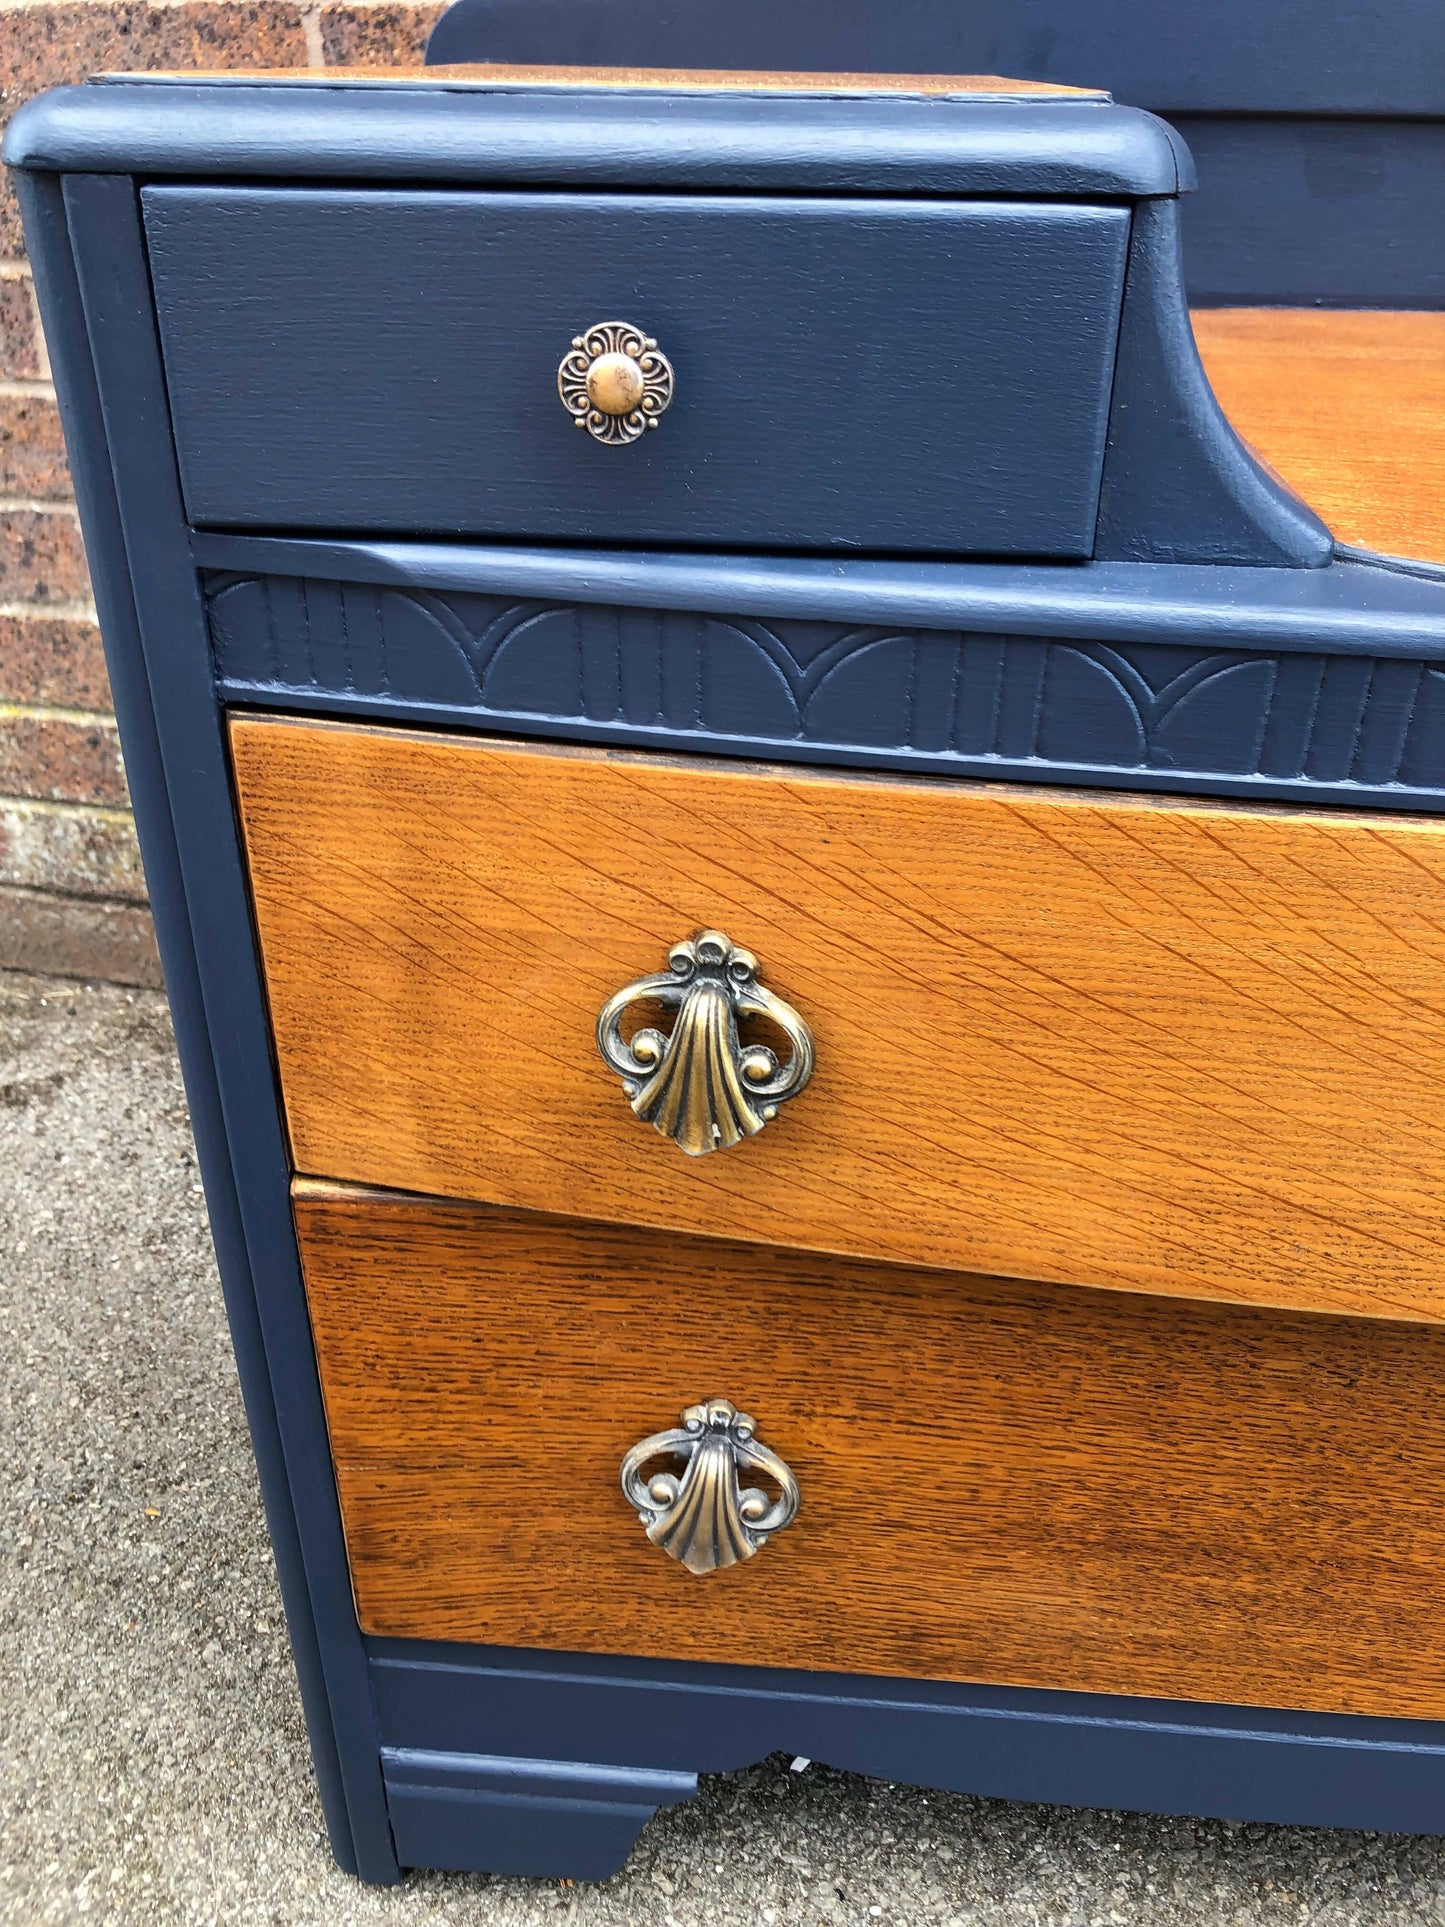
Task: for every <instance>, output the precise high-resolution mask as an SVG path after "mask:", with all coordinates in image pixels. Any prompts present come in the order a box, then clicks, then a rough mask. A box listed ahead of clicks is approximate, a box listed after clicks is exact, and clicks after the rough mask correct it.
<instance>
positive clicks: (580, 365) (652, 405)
mask: <svg viewBox="0 0 1445 1927" xmlns="http://www.w3.org/2000/svg"><path fill="white" fill-rule="evenodd" d="M557 393H558V394H559V395H560V396H561V397H562V406H563V407H564V408H565V409H566V410H567V413H568V414H569V415H570V416H571V417H572V419H573V421H574V422H575V423H576V425H577V426H578V428H585V429H586V430H587V433H588V434H589V435H590V436H591V437H592V438H593V440H594V441H598V442H607V443H609V444H611V445H613V446H621V445H622V444H623V443H625V442H635V441H639V440H640V439H641V438H642V436H643V435H644V434H645V433H646V432H647V430H648V429H649V428H656V426H657V418H658V416H659V415H662V414H665V413H666V412H667V409H668V408H669V407H670V405H671V403H672V363H671V362H670V361H669V360H668V358H667V356H666V355H664V354H662V353H661V352H660V351H659V349H658V346H657V343H656V342H655V341H654V340H653V338H652V336H651V335H645V334H644V333H643V332H642V330H641V328H634V327H633V325H632V323H631V322H630V321H598V322H594V324H593V325H592V327H590V328H588V329H587V331H586V332H585V334H580V335H574V336H573V338H572V346H571V348H570V349H569V350H568V352H567V353H566V354H565V355H563V357H562V366H561V367H560V368H559V369H558V370H557Z"/></svg>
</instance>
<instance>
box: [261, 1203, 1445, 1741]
mask: <svg viewBox="0 0 1445 1927" xmlns="http://www.w3.org/2000/svg"><path fill="white" fill-rule="evenodd" d="M296 1218H297V1224H298V1226H299V1229H300V1235H301V1245H302V1254H303V1260H304V1265H305V1273H306V1284H307V1292H308V1297H309V1302H310V1307H311V1316H312V1322H313V1326H314V1329H315V1333H316V1344H317V1350H318V1355H319V1358H320V1364H321V1376H322V1384H323V1388H324V1391H325V1396H326V1408H327V1415H328V1421H329V1425H330V1432H331V1443H332V1451H333V1454H334V1457H335V1463H336V1470H337V1476H338V1480H339V1484H340V1492H341V1503H342V1511H343V1515H344V1520H345V1526H346V1538H347V1546H348V1550H349V1554H350V1560H351V1572H352V1582H353V1586H354V1590H355V1594H356V1600H357V1606H358V1611H359V1613H360V1617H361V1623H362V1625H363V1627H364V1628H365V1629H366V1630H367V1631H369V1632H373V1633H380V1634H392V1635H396V1636H399V1637H415V1638H424V1639H448V1640H479V1641H490V1642H496V1643H500V1644H502V1645H517V1646H534V1647H552V1648H560V1649H563V1650H568V1651H583V1652H599V1651H601V1652H626V1653H640V1654H658V1655H670V1656H674V1657H678V1658H688V1659H701V1660H726V1661H734V1662H742V1663H751V1664H758V1665H781V1666H803V1667H814V1668H820V1669H827V1670H840V1671H844V1672H873V1673H884V1674H896V1675H905V1676H913V1677H931V1678H940V1679H963V1680H976V1681H989V1682H995V1683H1012V1684H1016V1685H1027V1686H1048V1687H1062V1688H1071V1689H1080V1690H1087V1691H1097V1692H1110V1693H1141V1694H1156V1695H1162V1696H1164V1697H1166V1698H1175V1697H1178V1698H1185V1699H1204V1700H1214V1701H1229V1702H1236V1703H1246V1704H1262V1705H1275V1706H1296V1707H1301V1706H1302V1707H1310V1708H1315V1709H1318V1710H1321V1711H1338V1712H1351V1713H1382V1714H1401V1715H1419V1716H1426V1717H1430V1718H1439V1717H1441V1716H1445V1631H1442V1621H1441V1615H1440V1611H1439V1575H1440V1572H1441V1569H1442V1564H1445V1503H1442V1501H1445V1333H1442V1332H1441V1331H1439V1330H1437V1329H1436V1328H1434V1327H1432V1326H1426V1325H1418V1324H1414V1325H1407V1324H1397V1323H1392V1322H1387V1321H1383V1320H1355V1319H1341V1318H1320V1317H1311V1316H1308V1315H1302V1314H1297V1313H1281V1312H1272V1311H1261V1310H1258V1309H1255V1308H1241V1307H1234V1306H1221V1305H1204V1304H1186V1303H1182V1302H1178V1301H1168V1300H1161V1299H1158V1298H1146V1297H1141V1296H1137V1295H1135V1294H1126V1293H1115V1292H1079V1291H1070V1290H1067V1289H1066V1288H1062V1287H1059V1286H1038V1285H1026V1284H1011V1283H1006V1282H1001V1281H998V1280H990V1279H982V1278H977V1277H966V1276H960V1275H951V1276H950V1275H942V1274H939V1273H937V1272H916V1271H909V1270H904V1269H902V1268H900V1267H893V1266H880V1265H869V1264H860V1263H857V1262H854V1261H839V1260H836V1259H833V1260H827V1259H823V1258H819V1257H816V1256H812V1255H809V1254H805V1253H787V1252H778V1251H773V1250H769V1249H766V1248H761V1249H760V1248H758V1247H756V1246H754V1247H748V1246H742V1245H737V1244H732V1243H729V1242H727V1241H724V1240H715V1239H702V1240H694V1239H687V1238H677V1237H673V1238H658V1237H657V1236H656V1235H655V1234H652V1233H648V1232H641V1231H636V1230H632V1229H629V1228H626V1227H608V1226H599V1225H592V1224H586V1223H578V1222H575V1221H563V1220H558V1219H548V1218H545V1217H539V1216H531V1215H528V1214H525V1213H512V1212H506V1211H500V1210H497V1209H495V1208H491V1207H487V1206H475V1205H445V1204H438V1203H435V1202H433V1201H431V1200H426V1199H407V1198H391V1199H385V1198H383V1197H381V1196H379V1195H378V1194H370V1195H368V1194H366V1193H352V1194H350V1195H348V1194H347V1193H346V1192H345V1191H344V1190H343V1189H341V1188H340V1187H327V1186H317V1185H310V1184H307V1183H305V1182H304V1181H303V1182H302V1183H300V1184H298V1187H297V1197H296ZM713 1396H725V1397H729V1398H731V1399H733V1400H734V1402H735V1403H737V1404H738V1405H739V1406H741V1407H742V1408H743V1409H745V1410H746V1411H748V1412H750V1413H751V1414H752V1415H753V1416H754V1417H755V1418H756V1419H757V1421H758V1426H759V1435H760V1436H761V1437H762V1438H763V1439H764V1440H765V1441H766V1442H767V1444H768V1445H769V1446H771V1447H772V1448H773V1449H774V1450H776V1451H777V1452H779V1453H780V1454H781V1455H782V1457H783V1458H784V1459H785V1460H786V1461H787V1463H788V1465H789V1466H790V1467H791V1468H792V1470H793V1472H794V1473H795V1474H796V1476H797V1479H798V1481H799V1485H800V1488H801V1504H800V1507H799V1511H798V1516H797V1519H796V1521H795V1522H794V1523H793V1524H792V1525H790V1526H789V1527H788V1528H787V1529H786V1530H785V1531H782V1532H780V1533H778V1534H777V1535H776V1536H775V1537H774V1538H773V1539H772V1540H770V1541H769V1543H768V1544H767V1545H765V1546H764V1547H762V1548H761V1550H760V1551H759V1552H758V1553H757V1554H756V1556H755V1557H753V1558H751V1559H749V1560H747V1561H746V1562H745V1563H743V1564H739V1565H737V1566H734V1567H732V1568H730V1569H728V1570H725V1571H720V1572H714V1573H711V1574H708V1575H707V1576H705V1577H698V1576H695V1575H694V1574H692V1573H689V1572H686V1571H684V1570H683V1569H682V1568H681V1567H680V1566H678V1565H676V1564H674V1563H673V1561H672V1560H670V1559H668V1558H667V1557H666V1556H665V1555H664V1554H663V1553H662V1552H661V1551H660V1550H659V1549H658V1548H657V1547H656V1546H654V1545H652V1544H651V1543H649V1541H648V1539H647V1537H646V1535H645V1534H644V1532H643V1530H642V1528H641V1526H640V1525H639V1524H638V1521H637V1516H636V1514H635V1513H634V1512H633V1511H632V1509H631V1508H630V1507H629V1506H628V1505H627V1503H626V1501H625V1500H624V1498H623V1495H622V1493H621V1490H620V1488H619V1484H618V1466H619V1464H620V1461H621V1459H622V1457H623V1454H624V1453H625V1452H626V1451H627V1450H628V1449H629V1448H630V1447H631V1446H632V1445H634V1444H635V1443H637V1442H638V1441H639V1440H641V1439H643V1438H644V1437H647V1436H648V1435H650V1434H652V1433H654V1432H656V1431H658V1430H660V1429H663V1428H665V1427H667V1426H671V1425H675V1424H676V1423H677V1418H678V1413H679V1411H680V1410H681V1408H682V1407H683V1406H685V1405H688V1404H690V1403H692V1402H693V1401H694V1400H696V1399H698V1398H704V1397H713Z"/></svg>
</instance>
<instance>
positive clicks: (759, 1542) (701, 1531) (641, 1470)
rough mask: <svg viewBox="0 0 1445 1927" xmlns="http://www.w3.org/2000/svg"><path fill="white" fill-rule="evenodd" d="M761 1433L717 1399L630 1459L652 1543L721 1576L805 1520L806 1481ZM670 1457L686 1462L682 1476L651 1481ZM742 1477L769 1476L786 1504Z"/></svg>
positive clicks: (625, 1486)
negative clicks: (801, 1483)
mask: <svg viewBox="0 0 1445 1927" xmlns="http://www.w3.org/2000/svg"><path fill="white" fill-rule="evenodd" d="M756 1434H757V1426H756V1424H755V1423H754V1421H753V1420H752V1419H750V1418H749V1417H748V1415H747V1413H746V1412H740V1411H739V1410H738V1409H737V1407H736V1406H735V1405H733V1404H732V1403H731V1402H730V1401H729V1400H728V1399H725V1398H710V1399H708V1400H706V1401H705V1403H703V1404H701V1405H689V1406H688V1408H687V1410H686V1411H685V1412H684V1413H683V1415H682V1424H681V1426H680V1427H674V1428H673V1430H671V1431H668V1432H654V1433H653V1435H652V1437H651V1438H648V1439H643V1441H642V1443H641V1444H640V1445H634V1446H633V1448H632V1450H631V1451H630V1452H629V1453H628V1454H627V1457H626V1458H625V1459H624V1460H623V1461H622V1490H623V1492H624V1494H625V1495H626V1498H627V1503H628V1504H629V1505H630V1506H633V1507H635V1509H636V1512H637V1516H638V1518H639V1519H640V1520H641V1522H642V1524H643V1525H644V1526H645V1527H646V1528H647V1536H648V1538H649V1539H650V1540H651V1541H652V1543H653V1544H654V1545H655V1546H661V1548H662V1550H663V1551H664V1552H665V1553H666V1554H667V1556H668V1558H669V1559H676V1561H677V1562H678V1564H679V1565H681V1566H686V1567H687V1569H688V1571H689V1572H698V1573H702V1572H720V1571H721V1570H722V1569H723V1567H724V1566H736V1565H738V1564H739V1563H740V1562H741V1561H742V1560H744V1559H751V1558H752V1556H753V1554H754V1553H755V1552H757V1551H759V1550H760V1548H761V1547H763V1546H765V1545H766V1544H767V1543H768V1540H769V1538H770V1537H771V1535H772V1534H773V1533H775V1532H781V1531H782V1529H783V1527H784V1526H788V1525H791V1524H792V1523H793V1521H794V1519H796V1518H797V1516H798V1497H799V1494H798V1481H797V1480H796V1479H795V1478H794V1477H793V1475H792V1473H791V1472H790V1471H789V1470H788V1467H787V1466H786V1465H785V1464H784V1463H783V1461H782V1460H781V1459H780V1458H779V1457H778V1455H777V1453H776V1452H771V1451H769V1450H768V1448H767V1446H766V1445H760V1444H759V1443H758V1439H757V1436H756ZM666 1457H671V1458H672V1459H674V1460H677V1459H682V1460H684V1461H685V1464H684V1466H683V1469H682V1472H681V1473H680V1474H679V1473H676V1472H654V1473H653V1474H652V1475H651V1476H650V1477H649V1476H648V1475H647V1471H646V1468H647V1467H648V1466H649V1465H651V1464H654V1463H655V1462H656V1461H657V1460H658V1459H661V1458H666ZM739 1471H744V1472H749V1471H751V1472H761V1473H762V1474H763V1475H764V1476H765V1477H766V1478H769V1479H771V1480H772V1481H773V1483H774V1485H776V1486H777V1488H778V1492H779V1496H778V1498H777V1499H776V1500H769V1498H768V1495H767V1493H766V1492H763V1491H760V1490H759V1489H758V1488H757V1487H756V1486H747V1487H743V1486H740V1484H739V1482H738V1473H739Z"/></svg>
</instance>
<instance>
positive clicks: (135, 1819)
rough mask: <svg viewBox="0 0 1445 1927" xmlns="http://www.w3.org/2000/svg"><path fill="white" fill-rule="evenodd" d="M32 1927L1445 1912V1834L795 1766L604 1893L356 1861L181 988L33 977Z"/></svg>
mask: <svg viewBox="0 0 1445 1927" xmlns="http://www.w3.org/2000/svg"><path fill="white" fill-rule="evenodd" d="M0 1341H3V1342H0V1441H3V1455H0V1476H3V1479H4V1485H5V1506H4V1513H3V1521H4V1532H3V1555H0V1829H3V1831H0V1921H3V1922H6V1923H10V1922H15V1923H22V1927H36V1924H37V1923H41V1922H52V1921H54V1922H71V1921H116V1922H127V1923H130V1922H136V1923H144V1924H145V1927H150V1923H157V1927H161V1924H168V1923H187V1924H188V1927H189V1924H190V1923H208V1922H224V1923H227V1924H228V1927H229V1923H262V1922H264V1923H277V1924H278V1927H291V1923H317V1927H323V1924H324V1927H340V1924H345V1927H349V1923H352V1922H356V1923H364V1922H371V1921H382V1922H393V1923H398V1924H400V1923H409V1924H415V1927H421V1924H422V1923H427V1927H471V1923H483V1922H485V1923H495V1924H496V1927H532V1923H543V1922H548V1923H551V1922H556V1923H575V1924H576V1927H621V1924H622V1923H629V1924H635V1927H795V1924H796V1927H834V1924H835V1923H856V1924H857V1927H872V1923H874V1922H879V1923H883V1924H884V1927H886V1924H887V1923H890V1922H891V1923H894V1924H895V1927H897V1924H898V1923H908V1927H925V1924H927V1927H933V1924H934V1923H937V1927H962V1924H963V1923H967V1927H1102V1923H1111V1924H1113V1923H1123V1924H1124V1927H1186V1924H1187V1927H1194V1924H1196V1923H1197V1924H1198V1927H1224V1924H1225V1923H1241V1927H1286V1923H1288V1924H1289V1927H1301V1923H1312V1924H1314V1927H1326V1924H1328V1927H1346V1923H1356V1922H1358V1923H1369V1924H1370V1927H1376V1924H1377V1923H1378V1924H1380V1927H1385V1924H1388V1927H1396V1923H1398V1924H1399V1927H1408V1924H1411V1923H1417V1922H1418V1923H1440V1924H1441V1927H1445V1842H1441V1841H1437V1840H1434V1839H1419V1838H1408V1837H1395V1836H1386V1835H1376V1834H1351V1833H1325V1832H1307V1831H1303V1830H1293V1829H1287V1828H1271V1827H1255V1826H1239V1827H1234V1826H1223V1825H1215V1824H1206V1823H1203V1822H1194V1821H1187V1820H1161V1819H1150V1818H1142V1817H1140V1816H1138V1815H1129V1814H1113V1813H1095V1812H1067V1811H1062V1810H1059V1809H1053V1808H1047V1807H1031V1806H1016V1805H1009V1804H1006V1803H1003V1802H997V1801H985V1800H970V1799H962V1798H958V1797H956V1796H953V1795H943V1794H936V1793H927V1792H921V1791H918V1790H916V1789H913V1788H907V1787H896V1786H888V1785H884V1784H881V1783H879V1782H876V1781H870V1780H864V1779H859V1778H855V1777H852V1776H850V1775H847V1774H842V1773H834V1772H831V1771H829V1770H828V1769H826V1768H823V1767H817V1766H815V1767H811V1768H809V1769H808V1770H807V1771H805V1772H802V1773H792V1772H790V1771H789V1770H788V1765H787V1762H786V1761H782V1760H772V1761H768V1762H765V1763H764V1764H762V1765H760V1766H758V1767H756V1768H755V1769H753V1770H752V1771H751V1772H747V1773H741V1774H733V1775H727V1776H720V1777H719V1778H717V1779H715V1780H713V1781H711V1782H709V1783H708V1784H707V1785H706V1787H705V1789H704V1792H703V1794H702V1797H701V1798H699V1799H698V1800H697V1801H696V1802H695V1803H693V1804H691V1805H689V1806H686V1807H679V1808H676V1809H673V1810H672V1811H670V1812H664V1813H662V1814H660V1815H659V1816H658V1817H657V1819H656V1820H654V1821H653V1822H652V1824H651V1825H650V1826H649V1827H648V1828H647V1830H646V1832H645V1833H644V1835H643V1837H642V1840H641V1843H640V1844H639V1846H638V1848H637V1851H636V1852H635V1854H634V1856H633V1858H632V1860H631V1862H630V1864H629V1865H628V1867H627V1869H626V1870H625V1871H624V1872H623V1873H622V1874H620V1875H618V1876H617V1877H616V1878H615V1879H614V1880H611V1881H609V1882H607V1883H606V1884H605V1885H602V1886H596V1887H566V1886H563V1885H561V1884H559V1883H557V1882H534V1881H520V1880H488V1879H479V1878H474V1877H470V1876H461V1875H436V1874H421V1875H413V1876H411V1877H410V1878H409V1879H408V1880H407V1882H406V1884H405V1885H404V1886H403V1887H401V1888H400V1889H396V1890H391V1891H385V1892H379V1891H376V1890H373V1889H367V1888H363V1887H361V1886H359V1885H357V1884H356V1883H355V1882H353V1881H351V1880H349V1879H347V1878H346V1877H345V1876H344V1875H342V1874H340V1873H338V1872H337V1871H336V1870H335V1869H334V1867H333V1866H332V1864H331V1862H330V1859H329V1856H328V1853H327V1850H326V1846H325V1842H324V1839H323V1836H322V1831H321V1823H320V1816H319V1812H318V1809H317V1803H316V1798H315V1794H314V1792H313V1788H312V1783H311V1773H310V1765H309V1761H308V1757H307V1749H306V1738H305V1733H304V1731H303V1728H302V1723H301V1715H300V1709H299V1706H298V1702H297V1696H296V1689H295V1685H294V1681H293V1678H292V1673H291V1665H290V1660H289V1656H288V1652H287V1647H286V1638H285V1631H284V1628H283V1625H282V1622H281V1615H280V1608H279V1603H278V1599H277V1592H276V1584H275V1576H274V1572H273V1569H272V1565H271V1558H270V1553H269V1550H268V1546H267V1541H266V1534H265V1529H264V1526H263V1524H262V1520H261V1509H260V1504H259V1501H258V1497H257V1491H256V1483H255V1477H254V1474H253V1472H252V1468H251V1459H250V1453H249V1449H248V1445H247V1439H246V1430H245V1423H244V1420H243V1418H242V1414H241V1402H240V1397H239V1394H238V1392H237V1388H236V1380H235V1373H234V1369H233V1366H232V1363H231V1355H230V1349H229V1345H228V1342H227V1337H226V1329H225V1321H224V1317H223V1315H222V1311H221V1303H220V1293H219V1290H218V1288H217V1284H216V1279H215V1274H214V1270H213V1266H212V1260H211V1252H210V1246H209V1242H208V1238H207V1232H206V1225H205V1217H204V1212H203V1209H202V1202H201V1194H200V1187H199V1184H198V1182H197V1178H196V1169H195V1163H194V1158H193V1154H192V1150H191V1143H190V1137H189V1133H188V1130H187V1123H186V1109H185V1102H184V1099H183V1097H182V1093H181V1085H180V1078H179V1075H178V1073H177V1070H176V1064H175V1058H174V1054H173V1050H172V1044H171V1034H170V1028H169V1024H168V1022H167V1018H166V1011H165V1005H164V1002H163V1000H162V999H161V998H160V997H159V996H157V995H155V994H153V993H150V992H146V991H124V990H118V989H114V988H111V987H108V986H83V985H76V984H66V983H57V982H53V981H42V980H39V979H35V978H27V977H19V976H14V975H5V974H3V973H0Z"/></svg>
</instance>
